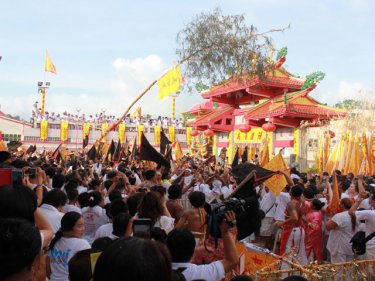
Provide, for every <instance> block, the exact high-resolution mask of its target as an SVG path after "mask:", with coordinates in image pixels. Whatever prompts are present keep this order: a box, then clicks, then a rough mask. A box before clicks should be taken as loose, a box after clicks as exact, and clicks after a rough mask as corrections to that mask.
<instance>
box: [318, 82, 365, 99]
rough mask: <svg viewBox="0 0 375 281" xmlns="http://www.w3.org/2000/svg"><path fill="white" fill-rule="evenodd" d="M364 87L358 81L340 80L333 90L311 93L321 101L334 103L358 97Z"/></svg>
mask: <svg viewBox="0 0 375 281" xmlns="http://www.w3.org/2000/svg"><path fill="white" fill-rule="evenodd" d="M365 89H366V87H365V85H363V84H362V83H360V82H348V81H345V80H343V81H340V82H339V84H338V87H337V90H334V91H319V87H318V88H317V90H315V91H314V92H313V95H314V96H315V97H316V98H317V99H318V100H319V101H320V102H321V103H327V104H328V105H334V104H335V103H337V102H339V101H342V100H345V99H360V96H361V92H363V91H365Z"/></svg>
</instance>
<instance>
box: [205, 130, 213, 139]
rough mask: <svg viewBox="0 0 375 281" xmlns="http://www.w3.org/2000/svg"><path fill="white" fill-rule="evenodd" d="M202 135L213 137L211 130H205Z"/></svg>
mask: <svg viewBox="0 0 375 281" xmlns="http://www.w3.org/2000/svg"><path fill="white" fill-rule="evenodd" d="M203 135H205V136H206V137H212V136H213V135H214V131H212V130H211V129H207V130H205V131H203Z"/></svg>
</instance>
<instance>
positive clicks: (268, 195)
mask: <svg viewBox="0 0 375 281" xmlns="http://www.w3.org/2000/svg"><path fill="white" fill-rule="evenodd" d="M275 202H276V197H275V195H273V193H272V192H271V191H269V192H264V194H263V197H262V200H261V201H260V206H259V207H260V209H261V210H262V211H263V212H264V213H265V215H266V218H273V217H274V216H275V211H276V207H275Z"/></svg>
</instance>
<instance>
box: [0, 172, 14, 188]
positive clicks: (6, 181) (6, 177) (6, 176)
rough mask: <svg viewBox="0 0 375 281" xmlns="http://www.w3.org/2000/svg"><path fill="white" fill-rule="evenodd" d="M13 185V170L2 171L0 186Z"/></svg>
mask: <svg viewBox="0 0 375 281" xmlns="http://www.w3.org/2000/svg"><path fill="white" fill-rule="evenodd" d="M10 184H12V169H10V168H4V169H0V186H6V185H10Z"/></svg>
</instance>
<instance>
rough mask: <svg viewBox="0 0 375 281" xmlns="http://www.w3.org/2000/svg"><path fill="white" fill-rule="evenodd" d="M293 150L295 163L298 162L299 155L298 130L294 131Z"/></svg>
mask: <svg viewBox="0 0 375 281" xmlns="http://www.w3.org/2000/svg"><path fill="white" fill-rule="evenodd" d="M293 150H294V154H295V155H296V162H298V154H299V129H298V128H295V129H294V142H293Z"/></svg>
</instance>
